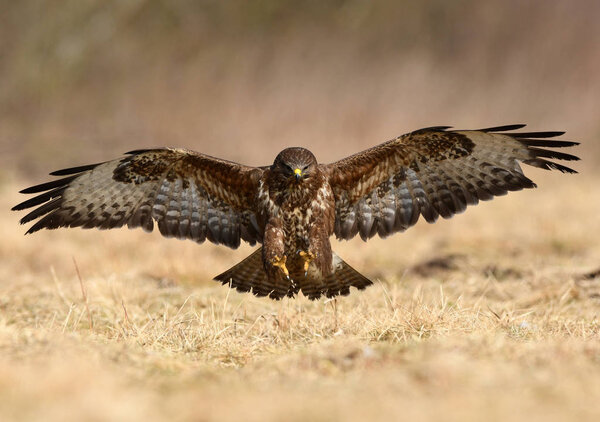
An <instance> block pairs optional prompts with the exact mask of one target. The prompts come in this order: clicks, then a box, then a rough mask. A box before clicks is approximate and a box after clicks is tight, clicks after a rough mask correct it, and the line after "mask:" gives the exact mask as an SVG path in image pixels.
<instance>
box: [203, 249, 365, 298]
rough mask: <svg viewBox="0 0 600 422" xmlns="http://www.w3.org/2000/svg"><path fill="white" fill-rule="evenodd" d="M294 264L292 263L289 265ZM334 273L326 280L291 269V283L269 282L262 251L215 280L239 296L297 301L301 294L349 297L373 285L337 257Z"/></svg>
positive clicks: (312, 272)
mask: <svg viewBox="0 0 600 422" xmlns="http://www.w3.org/2000/svg"><path fill="white" fill-rule="evenodd" d="M290 263H292V262H290ZM332 264H333V265H332V266H333V272H332V273H331V274H329V275H326V276H325V277H323V276H322V275H321V273H320V271H318V270H317V271H315V270H314V269H311V270H309V272H308V275H307V276H305V275H304V270H301V267H299V268H290V275H291V280H288V279H287V278H285V277H283V275H281V274H278V275H277V276H276V277H275V278H273V279H269V277H268V276H267V273H266V272H265V269H264V267H263V261H262V248H258V249H257V250H256V251H255V252H254V253H252V254H251V255H250V256H248V257H247V258H246V259H244V260H243V261H241V262H240V263H238V264H236V265H234V266H233V267H231V268H230V269H228V270H227V271H225V272H224V273H222V274H219V275H218V276H216V277H215V280H217V281H220V282H221V283H222V284H224V285H225V284H227V285H229V286H230V287H232V288H235V289H236V290H237V291H239V292H252V293H253V294H254V295H256V296H269V297H270V298H271V299H281V298H283V297H285V296H288V297H294V296H296V295H297V294H298V292H299V291H302V293H303V294H304V295H305V296H306V297H308V298H309V299H311V300H315V299H318V298H320V297H321V296H322V295H325V296H326V297H334V296H338V295H342V296H346V295H348V294H349V293H350V287H352V286H353V287H356V288H357V289H358V290H364V289H365V288H366V287H368V286H370V285H371V284H373V282H372V281H371V280H369V279H368V278H366V277H365V276H363V275H362V274H360V273H359V272H358V271H356V270H355V269H354V268H352V267H351V266H350V265H348V264H347V263H346V262H344V260H342V259H341V258H340V257H339V256H337V255H336V254H335V253H334V254H333V262H332Z"/></svg>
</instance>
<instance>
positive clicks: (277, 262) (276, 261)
mask: <svg viewBox="0 0 600 422" xmlns="http://www.w3.org/2000/svg"><path fill="white" fill-rule="evenodd" d="M286 260H287V256H285V255H283V256H281V257H279V256H278V255H275V257H274V258H273V259H272V261H271V265H272V266H274V267H278V268H279V269H280V270H281V272H282V273H283V274H284V275H285V277H286V278H287V279H288V280H289V279H290V272H289V271H288V269H287V267H286V266H285V261H286Z"/></svg>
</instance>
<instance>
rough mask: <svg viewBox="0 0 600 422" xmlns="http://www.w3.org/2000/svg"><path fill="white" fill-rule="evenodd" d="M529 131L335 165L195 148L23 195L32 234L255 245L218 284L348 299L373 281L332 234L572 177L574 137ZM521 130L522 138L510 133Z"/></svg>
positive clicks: (432, 133) (298, 152) (422, 144)
mask: <svg viewBox="0 0 600 422" xmlns="http://www.w3.org/2000/svg"><path fill="white" fill-rule="evenodd" d="M524 126H525V125H508V126H499V127H491V128H486V129H479V130H451V129H450V127H448V126H436V127H430V128H425V129H420V130H417V131H414V132H411V133H408V134H405V135H402V136H399V137H397V138H394V139H392V140H390V141H388V142H385V143H383V144H381V145H378V146H375V147H373V148H370V149H367V150H365V151H363V152H359V153H357V154H354V155H351V156H349V157H347V158H344V159H342V160H340V161H337V162H334V163H330V164H320V163H319V162H318V161H317V159H316V158H315V156H314V155H313V153H312V152H310V151H309V150H307V149H304V148H299V147H294V148H286V149H284V150H283V151H281V152H280V153H279V154H278V155H277V156H276V157H275V161H274V162H273V164H272V165H270V166H264V167H249V166H245V165H242V164H238V163H234V162H231V161H226V160H222V159H219V158H214V157H210V156H208V155H205V154H200V153H197V152H194V151H189V150H183V149H173V148H159V149H143V150H136V151H131V152H128V153H126V154H125V156H124V157H122V158H118V159H116V160H112V161H107V162H104V163H99V164H91V165H85V166H80V167H73V168H69V169H65V170H58V171H55V172H53V173H51V175H55V176H64V177H62V178H60V179H57V180H53V181H50V182H47V183H43V184H40V185H36V186H32V187H30V188H27V189H24V190H22V191H21V192H22V193H26V194H37V196H34V197H32V198H30V199H28V200H26V201H24V202H22V203H20V204H18V205H16V206H15V207H14V208H13V210H23V209H26V208H32V207H35V208H34V209H33V211H31V212H30V213H29V214H27V215H26V216H24V217H23V218H22V219H21V224H24V223H28V222H30V221H33V220H36V219H38V220H37V222H35V224H33V226H32V227H31V228H29V230H28V231H27V233H34V232H36V231H38V230H40V229H44V228H46V229H56V228H58V227H83V228H92V227H97V228H99V229H112V228H117V227H122V226H124V225H127V226H128V227H129V228H134V227H141V228H143V229H144V230H146V231H152V229H153V227H154V222H156V224H157V225H158V229H159V230H160V233H161V234H163V235H164V236H167V237H176V238H180V239H191V240H194V241H196V242H198V243H202V242H204V241H205V240H209V241H211V242H213V243H216V244H221V245H225V246H228V247H230V248H237V247H238V246H239V245H240V243H241V241H245V242H248V243H249V244H251V245H255V244H256V243H259V244H261V245H262V247H260V248H258V249H257V250H256V251H255V252H254V253H252V254H251V255H250V256H248V257H247V258H246V259H244V260H243V261H241V262H240V263H238V264H237V265H235V266H233V267H232V268H230V269H229V270H227V271H225V272H224V273H222V274H220V275H218V276H216V277H215V280H218V281H220V282H222V283H223V284H227V285H229V286H231V287H232V288H236V289H237V290H238V291H242V292H249V291H251V292H252V293H254V294H255V295H257V296H269V297H270V298H272V299H280V298H282V297H285V296H289V297H294V296H295V295H297V294H298V292H300V291H301V292H302V293H303V294H304V295H305V296H307V297H308V298H310V299H317V298H319V297H321V296H322V295H324V296H326V297H334V296H336V295H347V294H348V293H349V291H350V287H351V286H354V287H356V288H357V289H360V290H362V289H364V288H366V287H367V286H369V285H370V284H372V282H371V281H370V280H369V279H368V278H366V277H364V276H363V275H361V274H360V273H358V272H357V271H356V270H354V269H353V268H352V267H350V266H349V265H348V264H346V262H344V261H343V260H342V259H341V258H340V257H338V256H337V255H336V254H335V253H334V252H333V251H332V250H331V244H330V241H329V238H330V236H332V235H335V236H336V237H337V238H339V239H351V238H353V237H354V236H356V235H357V234H358V235H359V236H360V237H361V238H362V240H364V241H366V240H368V239H370V238H371V237H373V236H375V235H379V236H380V237H386V236H389V235H391V234H393V233H396V232H402V231H404V230H406V229H407V228H409V227H411V226H413V225H414V224H415V223H416V222H417V220H419V217H420V216H423V218H424V219H425V220H426V221H427V222H428V223H433V222H435V221H436V219H437V218H438V217H439V216H442V217H443V218H449V217H451V216H452V215H454V214H457V213H460V212H463V211H464V210H465V208H466V207H467V205H474V204H477V203H478V201H480V200H489V199H492V197H494V196H498V195H504V194H506V193H507V192H508V191H515V190H520V189H523V188H534V187H535V186H536V185H535V184H534V183H533V182H532V181H531V180H530V179H528V178H527V177H526V176H525V175H524V174H523V171H522V170H521V167H520V163H524V164H528V165H531V166H534V167H539V168H542V169H548V170H550V169H555V170H559V171H561V172H564V173H575V171H574V170H573V169H570V168H569V167H566V166H564V165H561V164H559V163H556V162H555V161H552V160H577V159H578V157H576V156H574V155H571V154H566V153H564V152H559V151H556V150H555V149H553V148H561V147H570V146H574V145H577V142H571V141H564V140H556V139H552V138H555V137H557V136H560V135H562V134H563V133H564V132H519V131H518V130H519V129H521V128H523V127H524ZM515 131H517V132H515Z"/></svg>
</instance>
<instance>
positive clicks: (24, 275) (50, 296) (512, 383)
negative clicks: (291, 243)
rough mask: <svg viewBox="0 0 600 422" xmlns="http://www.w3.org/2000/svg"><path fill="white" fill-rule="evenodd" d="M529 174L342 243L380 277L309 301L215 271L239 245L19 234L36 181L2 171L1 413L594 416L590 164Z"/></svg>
mask: <svg viewBox="0 0 600 422" xmlns="http://www.w3.org/2000/svg"><path fill="white" fill-rule="evenodd" d="M529 174H530V175H532V177H533V178H534V179H535V180H536V181H537V182H538V184H539V186H540V188H539V189H537V190H532V191H527V192H519V193H514V194H511V195H509V196H508V197H504V198H499V199H496V200H494V201H492V202H488V203H483V204H480V205H478V206H477V207H474V208H471V209H469V210H467V212H466V213H465V214H463V215H460V216H457V217H455V218H453V219H451V220H448V221H441V222H438V223H437V224H435V225H427V224H424V223H422V222H421V223H419V224H418V225H417V226H416V227H415V228H413V229H411V230H409V231H408V232H406V233H404V234H398V235H396V236H393V237H392V238H389V239H387V240H385V241H381V240H374V241H370V242H369V243H367V244H364V243H362V242H361V241H351V242H345V243H335V244H334V249H335V250H336V251H337V252H338V253H339V255H340V256H342V257H343V258H344V259H346V260H347V261H348V262H349V263H351V265H354V266H355V267H356V268H357V269H359V270H360V271H361V272H363V273H365V274H366V275H368V276H370V277H372V278H373V279H374V280H376V283H375V285H374V286H372V287H370V288H369V289H367V290H366V291H364V292H356V291H353V292H352V294H351V295H350V296H348V297H344V298H341V299H338V300H337V301H324V300H321V301H317V302H311V301H309V300H307V299H306V298H304V297H301V298H298V299H295V300H289V299H284V300H282V301H280V302H274V301H271V300H268V299H257V298H254V297H252V296H250V295H248V294H245V295H243V294H238V293H236V292H234V291H230V290H229V289H228V288H225V287H222V286H220V285H218V284H217V283H215V282H213V281H211V277H212V276H213V275H215V274H217V273H219V272H220V271H222V270H224V269H226V268H228V267H229V266H231V265H233V264H234V263H236V262H237V261H238V260H240V259H241V258H243V257H244V256H246V255H247V254H248V253H249V251H250V248H247V247H242V248H240V249H239V250H237V251H229V250H227V249H225V248H220V247H216V246H213V245H209V244H204V245H201V246H199V245H196V244H194V243H192V242H180V241H176V240H168V239H163V238H161V237H160V236H159V235H158V234H156V233H153V234H150V235H148V234H145V233H143V232H141V231H128V230H126V229H124V230H119V231H111V232H99V231H84V230H59V231H52V232H49V231H45V232H42V233H38V234H35V235H33V236H27V237H23V232H24V227H21V226H19V225H18V224H17V220H18V217H19V215H17V213H11V212H10V211H8V210H9V208H10V207H11V206H12V205H14V204H15V203H16V202H17V201H19V200H20V199H21V198H20V197H19V195H18V194H17V193H16V191H17V190H18V189H19V188H20V187H22V186H23V185H24V184H26V183H25V182H20V183H17V182H16V181H11V182H9V181H5V182H4V183H3V184H2V185H0V191H1V193H2V195H1V198H2V199H1V203H0V216H1V218H0V230H1V232H2V234H3V241H2V243H1V244H0V256H2V262H1V265H0V279H2V281H3V282H2V283H1V284H0V418H1V419H2V420H28V421H29V420H40V421H41V420H44V421H48V420H50V421H59V420H60V421H63V420H145V421H155V420H156V421H160V420H224V421H227V420H231V421H234V420H238V421H239V420H251V421H254V420H256V421H258V420H260V421H265V420H333V419H337V420H357V421H358V420H369V419H371V420H382V419H388V420H389V419H392V418H393V419H396V420H397V419H412V420H415V419H416V420H431V421H434V420H435V421H437V420H457V421H458V420H460V421H469V420H528V421H529V420H567V419H570V420H579V421H581V420H598V418H600V406H599V405H598V403H600V337H599V331H600V320H599V315H598V314H599V309H600V278H599V277H598V274H597V273H596V274H594V272H597V271H598V269H599V268H600V243H599V242H598V234H599V233H600V219H599V218H598V208H599V205H600V191H598V189H597V187H596V186H595V182H596V180H597V175H593V174H590V171H588V172H587V174H586V172H584V174H581V175H576V176H565V175H560V174H554V173H553V174H547V173H543V172H541V171H533V172H531V171H530V172H529ZM78 272H79V275H80V276H78Z"/></svg>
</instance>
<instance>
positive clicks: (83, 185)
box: [13, 148, 264, 248]
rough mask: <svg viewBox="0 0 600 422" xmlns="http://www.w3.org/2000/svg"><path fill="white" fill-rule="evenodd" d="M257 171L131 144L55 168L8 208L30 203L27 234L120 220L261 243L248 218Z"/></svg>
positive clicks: (199, 237)
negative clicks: (119, 154)
mask: <svg viewBox="0 0 600 422" xmlns="http://www.w3.org/2000/svg"><path fill="white" fill-rule="evenodd" d="M263 171H264V170H263V169H260V168H253V167H246V166H242V165H240V164H237V163H233V162H229V161H225V160H220V159H217V158H213V157H209V156H207V155H203V154H198V153H195V152H192V151H186V150H176V149H169V148H162V149H153V150H137V151H131V152H130V153H128V156H126V157H125V158H122V159H117V160H113V161H108V162H105V163H100V164H92V165H86V166H79V167H73V168H69V169H64V170H58V171H55V172H53V173H51V174H53V175H58V176H67V177H63V178H61V179H57V180H53V181H51V182H47V183H42V184H39V185H36V186H32V187H30V188H27V189H24V190H23V191H21V192H22V193H34V194H38V195H37V196H35V197H33V198H31V199H28V200H26V201H24V202H21V203H20V204H18V205H16V206H15V207H13V210H23V209H27V208H34V207H35V208H34V209H33V210H32V211H31V212H29V213H28V214H27V215H26V216H25V217H23V218H22V219H21V223H22V224H24V223H28V222H30V221H33V220H36V219H39V220H38V221H37V222H36V223H35V224H34V225H33V226H32V227H30V228H29V230H28V231H27V233H34V232H36V231H38V230H41V229H44V228H46V229H55V228H58V227H83V228H93V227H95V228H99V229H112V228H117V227H122V226H124V225H127V226H128V227H129V228H135V227H142V228H143V229H144V230H146V231H152V230H153V228H154V222H156V223H157V225H158V229H159V231H160V233H161V234H162V235H164V236H166V237H176V238H179V239H192V240H194V241H196V242H199V243H201V242H203V241H204V240H206V239H208V240H209V241H211V242H213V243H217V244H224V245H226V246H230V247H233V248H235V247H237V246H239V244H240V242H241V240H245V241H247V242H249V243H251V244H254V243H256V242H261V241H262V236H261V233H262V232H261V230H260V227H258V226H257V223H256V221H257V219H256V217H255V216H254V214H255V212H256V210H255V198H256V192H257V187H258V180H259V178H260V176H261V174H262V172H263Z"/></svg>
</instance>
